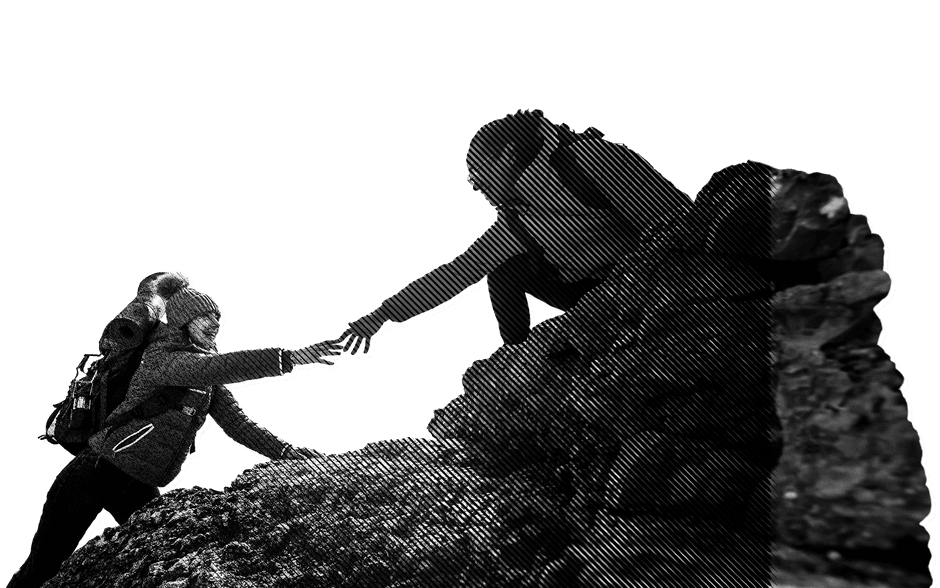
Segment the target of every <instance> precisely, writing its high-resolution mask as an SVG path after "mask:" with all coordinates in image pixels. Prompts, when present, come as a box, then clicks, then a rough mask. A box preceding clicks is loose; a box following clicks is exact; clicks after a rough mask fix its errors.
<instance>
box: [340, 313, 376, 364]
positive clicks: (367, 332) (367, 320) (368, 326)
mask: <svg viewBox="0 0 940 588" xmlns="http://www.w3.org/2000/svg"><path fill="white" fill-rule="evenodd" d="M387 320H388V319H387V318H386V317H385V315H384V314H383V313H382V311H381V310H376V311H375V312H373V313H370V314H367V315H366V316H364V317H362V318H361V319H359V320H357V321H355V322H352V323H349V329H348V330H347V331H346V332H345V333H343V334H342V335H340V336H339V341H340V342H342V341H344V340H346V339H347V338H348V341H346V345H345V346H344V347H343V352H346V351H349V348H350V347H352V351H351V352H350V353H351V354H352V355H355V354H356V352H357V351H359V346H360V345H362V343H363V342H365V346H364V347H363V349H362V352H363V353H369V345H370V343H371V341H372V336H373V335H375V334H376V333H378V332H379V329H381V328H382V325H384V324H385V321H387Z"/></svg>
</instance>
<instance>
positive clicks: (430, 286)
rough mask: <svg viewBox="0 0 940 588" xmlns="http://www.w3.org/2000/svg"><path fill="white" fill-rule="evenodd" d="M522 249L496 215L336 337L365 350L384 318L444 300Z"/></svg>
mask: <svg viewBox="0 0 940 588" xmlns="http://www.w3.org/2000/svg"><path fill="white" fill-rule="evenodd" d="M524 252H525V247H524V246H523V245H522V244H521V243H519V241H518V240H517V239H516V237H514V236H513V234H512V232H511V231H510V230H509V227H508V226H507V224H506V222H505V220H504V219H503V218H502V217H500V218H499V219H497V221H496V222H495V223H494V224H493V226H491V227H490V228H489V229H487V231H486V232H485V233H483V235H481V236H480V238H479V239H477V240H476V241H475V242H474V243H473V245H471V246H470V248H469V249H467V250H466V251H465V252H464V253H462V254H460V255H459V256H458V257H457V258H455V259H454V260H453V261H451V262H449V263H445V264H444V265H442V266H440V267H438V268H436V269H434V270H432V271H431V272H429V273H427V274H425V275H424V276H422V277H420V278H418V279H417V280H415V281H413V282H411V283H410V284H408V285H407V286H405V287H404V288H402V290H401V291H400V292H398V293H397V294H395V295H394V296H392V297H391V298H389V299H387V300H386V301H385V302H383V303H382V306H380V307H379V308H377V309H376V310H375V311H373V312H371V313H369V314H367V315H366V316H364V317H362V318H360V319H359V320H357V321H354V322H352V323H350V324H349V330H348V331H346V332H345V333H343V335H342V336H341V337H340V339H341V340H346V346H345V348H344V350H348V349H349V348H350V347H351V346H352V351H353V353H355V352H356V351H357V350H358V349H359V346H360V345H361V344H362V343H365V348H364V350H363V351H365V352H367V351H368V350H369V340H370V339H371V338H372V336H373V335H375V333H376V332H378V330H379V329H380V328H382V325H384V324H385V323H386V322H387V321H390V320H391V321H393V322H396V323H400V322H404V321H406V320H408V319H410V318H412V317H414V316H417V315H419V314H422V313H424V312H427V311H429V310H431V309H432V308H435V307H437V306H439V305H441V304H443V303H444V302H447V301H448V300H450V299H451V298H453V297H454V296H456V295H457V294H459V293H461V292H463V291H464V290H465V289H467V288H468V287H470V286H471V285H473V284H476V283H477V282H479V281H480V280H482V279H483V278H484V277H486V276H487V274H489V273H490V272H491V271H493V270H494V269H496V268H497V267H498V266H499V265H500V264H501V263H503V262H504V261H506V260H507V259H510V258H511V257H514V256H515V255H518V254H520V253H524Z"/></svg>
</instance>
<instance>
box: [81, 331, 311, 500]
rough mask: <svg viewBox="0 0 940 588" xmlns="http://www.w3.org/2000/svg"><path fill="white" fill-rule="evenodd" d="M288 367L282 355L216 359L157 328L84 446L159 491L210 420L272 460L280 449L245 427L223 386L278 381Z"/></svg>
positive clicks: (264, 352)
mask: <svg viewBox="0 0 940 588" xmlns="http://www.w3.org/2000/svg"><path fill="white" fill-rule="evenodd" d="M292 368H293V364H292V363H291V362H290V358H289V355H288V354H286V352H285V351H284V350H282V349H277V348H271V349H258V350H252V351H236V352H232V353H221V354H217V353H214V352H211V351H208V350H205V349H201V348H199V347H197V346H196V345H195V344H193V343H192V341H191V340H190V338H189V336H188V334H187V333H186V332H185V331H182V330H180V329H172V328H170V327H168V326H167V325H165V324H161V325H160V326H158V327H157V329H156V330H155V332H154V334H153V336H152V338H151V342H150V344H149V345H148V347H147V349H146V351H145V352H144V355H143V359H142V360H141V363H140V367H139V368H138V369H137V371H136V372H135V373H134V376H133V378H132V379H131V383H130V387H129V388H128V392H127V397H126V399H125V401H124V402H122V403H121V405H120V406H118V407H117V408H115V410H114V411H113V412H112V413H111V415H110V416H109V417H108V421H107V422H106V425H107V426H106V427H105V428H104V429H102V430H101V431H99V432H98V433H96V434H95V435H94V436H92V438H91V439H90V440H89V445H90V446H91V448H92V449H93V450H94V451H95V452H96V453H97V454H98V455H100V456H101V457H103V458H104V459H107V460H108V461H110V462H111V463H113V464H114V465H115V466H117V467H118V468H120V469H121V470H123V471H124V472H125V473H127V474H129V475H131V476H133V477H134V478H136V479H138V480H140V481H141V482H144V483H146V484H150V485H152V486H165V485H167V484H169V483H170V482H171V481H172V480H173V479H174V478H175V477H176V476H177V475H178V474H179V472H180V470H181V469H182V466H183V462H184V461H185V460H186V457H187V456H188V455H189V453H190V449H191V448H192V446H193V442H194V441H195V438H196V433H197V432H198V431H199V429H200V428H201V427H202V425H203V424H205V421H206V417H207V416H212V418H213V419H215V421H216V422H217V423H218V424H219V426H220V427H221V428H222V430H223V431H224V432H225V433H226V434H227V435H228V436H229V437H231V438H232V439H234V440H235V441H237V442H238V443H240V444H242V445H244V446H245V447H248V448H249V449H251V450H253V451H255V452H257V453H260V454H261V455H264V456H265V457H268V458H270V459H275V458H277V457H280V455H281V454H282V452H283V450H284V448H285V447H287V444H286V443H284V442H283V441H281V440H280V439H278V438H277V437H276V436H275V435H273V434H271V433H270V432H269V431H267V430H266V429H264V428H262V427H260V426H258V425H257V424H256V423H254V422H253V421H251V420H250V419H249V418H248V417H247V416H246V415H245V413H244V412H242V410H241V408H240V407H239V406H238V403H237V402H236V401H235V397H234V396H233V395H232V393H231V392H230V391H229V390H228V389H226V388H225V386H224V385H225V384H234V383H237V382H244V381H247V380H254V379H258V378H265V377H273V376H279V375H282V374H284V373H287V372H290V371H291V369H292ZM109 423H112V424H109Z"/></svg>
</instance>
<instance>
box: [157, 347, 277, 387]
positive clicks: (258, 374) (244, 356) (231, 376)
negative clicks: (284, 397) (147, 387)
mask: <svg viewBox="0 0 940 588" xmlns="http://www.w3.org/2000/svg"><path fill="white" fill-rule="evenodd" d="M161 355H163V357H153V358H148V357H146V356H145V357H144V362H146V363H151V364H152V367H151V369H150V371H149V372H148V374H149V378H148V379H149V380H150V381H151V382H152V383H153V384H157V385H161V386H185V387H205V386H212V385H218V384H235V383H237V382H245V381H247V380H257V379H259V378H267V377H271V376H280V375H283V374H285V373H287V372H289V371H290V370H291V367H292V366H291V365H290V362H289V361H286V358H285V354H284V352H283V350H281V349H276V348H271V349H256V350H252V351H234V352H231V353H220V354H217V355H210V354H203V353H194V352H192V351H189V350H183V351H167V352H165V354H161Z"/></svg>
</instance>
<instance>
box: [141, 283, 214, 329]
mask: <svg viewBox="0 0 940 588" xmlns="http://www.w3.org/2000/svg"><path fill="white" fill-rule="evenodd" d="M157 294H159V295H160V296H161V297H162V298H163V299H165V300H166V323H167V325H168V326H170V327H173V328H177V329H182V328H183V327H185V326H186V325H187V324H189V322H190V321H192V320H193V319H194V318H196V317H199V316H202V315H204V314H214V315H215V316H216V318H221V316H222V313H221V312H220V311H219V306H218V305H217V304H216V303H215V301H214V300H212V298H209V296H208V295H206V294H203V293H202V292H199V291H197V290H194V289H192V288H190V287H189V280H187V279H186V278H185V277H184V276H182V275H180V274H166V275H164V276H163V277H162V278H161V279H160V281H159V282H158V283H157Z"/></svg>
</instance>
